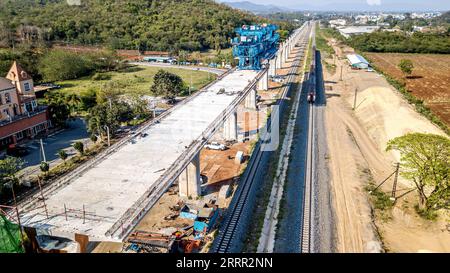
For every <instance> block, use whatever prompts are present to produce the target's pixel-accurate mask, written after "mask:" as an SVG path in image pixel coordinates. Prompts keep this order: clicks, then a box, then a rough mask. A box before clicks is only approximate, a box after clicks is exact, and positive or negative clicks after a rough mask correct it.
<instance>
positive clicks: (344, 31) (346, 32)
mask: <svg viewBox="0 0 450 273" xmlns="http://www.w3.org/2000/svg"><path fill="white" fill-rule="evenodd" d="M378 29H380V26H350V27H345V28H339V29H338V30H339V32H340V33H341V35H342V36H344V37H345V38H350V37H351V36H354V35H360V34H364V33H372V32H374V31H376V30H378Z"/></svg>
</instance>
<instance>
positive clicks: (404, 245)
mask: <svg viewBox="0 0 450 273" xmlns="http://www.w3.org/2000/svg"><path fill="white" fill-rule="evenodd" d="M335 50H336V51H337V53H338V56H339V57H340V58H337V60H336V65H337V67H338V69H337V71H336V73H335V74H333V73H331V74H330V73H328V72H327V71H324V74H325V75H324V78H325V85H326V88H325V89H326V90H327V92H326V93H327V112H326V124H327V127H328V128H327V130H328V131H327V136H328V147H329V152H330V158H329V160H330V170H331V174H332V188H333V193H334V200H335V209H336V216H337V217H336V218H337V219H336V220H337V234H338V251H339V252H377V251H380V242H379V238H381V239H382V243H383V248H384V249H385V250H387V251H390V252H449V251H450V249H449V246H450V232H449V231H448V230H447V225H448V224H450V218H449V216H448V212H442V213H441V216H440V218H439V220H437V221H435V222H430V221H426V220H423V219H422V218H420V217H419V216H418V215H417V213H416V212H415V211H414V208H413V206H414V204H415V203H416V202H417V197H416V195H415V193H411V194H409V195H407V196H405V197H404V198H402V199H401V200H399V201H398V202H397V203H396V205H395V207H394V209H393V210H392V211H387V212H383V213H380V212H376V211H375V212H374V211H373V210H372V209H371V206H370V202H369V199H368V198H369V194H368V192H367V191H366V189H365V187H366V185H367V184H368V183H369V182H371V181H372V182H374V183H376V184H378V183H379V182H381V181H382V180H383V179H384V178H386V177H387V176H388V175H389V174H390V173H391V172H392V171H393V169H394V168H393V163H395V162H397V161H398V159H399V158H398V154H395V153H387V152H385V151H384V150H385V147H386V146H385V145H386V142H387V141H388V140H389V139H391V138H394V137H397V136H401V135H403V134H405V133H407V132H430V133H435V134H444V133H443V132H442V131H441V130H440V129H439V128H437V127H436V126H434V125H433V124H431V123H430V122H429V121H428V120H426V119H425V118H424V117H422V116H421V115H420V114H418V113H416V112H415V111H414V109H413V107H412V106H411V105H409V104H408V103H407V102H406V101H405V100H404V99H403V98H402V97H401V95H400V94H399V93H398V92H397V91H395V90H393V88H392V87H391V86H390V85H389V84H388V83H387V81H386V80H385V79H384V78H383V77H382V76H380V75H378V74H376V73H369V72H365V71H355V70H351V69H349V68H348V65H347V64H346V62H345V59H344V58H343V57H344V56H343V55H344V52H351V49H350V48H348V47H344V48H338V47H335ZM325 61H327V62H329V63H333V62H334V60H333V59H328V60H325ZM341 65H342V67H343V81H339V78H340V66H341ZM355 89H357V90H358V92H357V103H356V111H352V106H353V103H354V94H355ZM391 187H392V180H390V181H388V182H387V183H386V184H385V186H383V187H382V190H383V191H384V192H389V190H390V189H391ZM409 188H411V186H410V183H409V181H406V180H404V179H402V178H401V179H400V182H399V190H400V192H399V194H401V193H403V192H405V191H406V190H407V189H409Z"/></svg>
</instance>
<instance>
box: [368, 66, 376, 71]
mask: <svg viewBox="0 0 450 273" xmlns="http://www.w3.org/2000/svg"><path fill="white" fill-rule="evenodd" d="M374 71H375V70H373V68H372V67H369V68H367V72H374Z"/></svg>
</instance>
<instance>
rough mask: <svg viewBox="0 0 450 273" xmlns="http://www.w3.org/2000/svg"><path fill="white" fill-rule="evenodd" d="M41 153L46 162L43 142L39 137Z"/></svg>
mask: <svg viewBox="0 0 450 273" xmlns="http://www.w3.org/2000/svg"><path fill="white" fill-rule="evenodd" d="M41 153H42V157H43V158H44V162H47V158H46V157H45V150H44V142H43V141H42V138H41Z"/></svg>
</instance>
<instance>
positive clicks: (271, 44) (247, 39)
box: [232, 24, 280, 70]
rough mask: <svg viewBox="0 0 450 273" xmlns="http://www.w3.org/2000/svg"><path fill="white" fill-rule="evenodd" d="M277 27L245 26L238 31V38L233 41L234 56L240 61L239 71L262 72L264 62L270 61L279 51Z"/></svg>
mask: <svg viewBox="0 0 450 273" xmlns="http://www.w3.org/2000/svg"><path fill="white" fill-rule="evenodd" d="M277 30H278V27H277V26H275V25H267V24H262V25H251V26H248V25H243V26H242V27H241V28H238V29H236V34H237V35H238V37H236V38H234V39H233V40H232V44H233V56H234V57H236V58H238V59H239V66H238V67H239V69H241V70H260V69H261V68H262V60H263V59H269V58H270V57H271V56H272V55H273V54H274V53H275V52H276V50H277V45H278V42H279V40H280V35H279V34H278V33H277Z"/></svg>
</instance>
